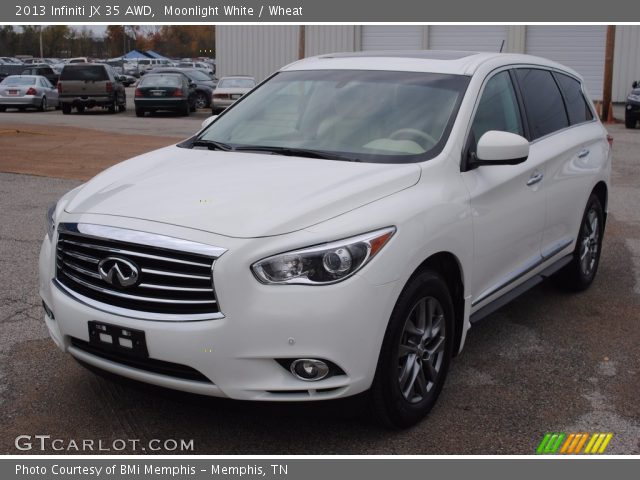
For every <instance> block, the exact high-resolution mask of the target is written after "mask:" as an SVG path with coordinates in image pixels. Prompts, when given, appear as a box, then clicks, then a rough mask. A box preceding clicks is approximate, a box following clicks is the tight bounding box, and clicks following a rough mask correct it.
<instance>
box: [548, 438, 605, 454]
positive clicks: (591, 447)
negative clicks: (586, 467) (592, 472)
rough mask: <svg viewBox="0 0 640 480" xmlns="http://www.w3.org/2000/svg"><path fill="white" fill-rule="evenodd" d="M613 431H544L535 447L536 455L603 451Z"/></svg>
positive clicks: (596, 452)
mask: <svg viewBox="0 0 640 480" xmlns="http://www.w3.org/2000/svg"><path fill="white" fill-rule="evenodd" d="M612 438H613V433H601V432H598V433H569V434H566V433H561V432H551V433H546V434H545V436H544V437H543V438H542V441H541V442H540V444H539V445H538V448H537V449H536V453H537V454H538V455H554V454H561V455H572V454H573V455H576V454H583V455H584V454H588V455H594V454H596V455H597V454H601V453H604V452H605V450H606V449H607V447H608V446H609V442H610V441H611V439H612Z"/></svg>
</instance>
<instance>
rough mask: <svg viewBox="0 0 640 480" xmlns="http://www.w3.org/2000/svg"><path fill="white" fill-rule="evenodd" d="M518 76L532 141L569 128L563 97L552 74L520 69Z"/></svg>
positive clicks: (546, 71)
mask: <svg viewBox="0 0 640 480" xmlns="http://www.w3.org/2000/svg"><path fill="white" fill-rule="evenodd" d="M516 75H517V77H518V83H519V84H520V89H521V90H522V98H523V100H524V108H525V110H526V112H527V118H528V120H529V127H530V130H531V140H535V139H536V138H540V137H544V136H545V135H548V134H550V133H553V132H555V131H556V130H560V129H562V128H565V127H568V126H569V120H568V119H567V113H566V112H565V109H564V102H563V101H562V95H561V94H560V90H559V89H558V85H557V84H556V82H555V80H554V79H553V76H552V75H551V72H549V71H548V70H542V69H534V68H531V69H528V68H519V69H517V70H516Z"/></svg>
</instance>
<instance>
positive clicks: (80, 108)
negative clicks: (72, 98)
mask: <svg viewBox="0 0 640 480" xmlns="http://www.w3.org/2000/svg"><path fill="white" fill-rule="evenodd" d="M76 110H77V111H78V113H84V105H78V106H77V107H76Z"/></svg>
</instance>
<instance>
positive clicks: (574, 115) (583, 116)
mask: <svg viewBox="0 0 640 480" xmlns="http://www.w3.org/2000/svg"><path fill="white" fill-rule="evenodd" d="M555 75H556V79H557V80H558V84H559V85H560V90H562V94H563V95H564V101H565V105H566V106H567V113H568V114H569V122H570V123H571V125H575V124H577V123H583V122H588V121H589V120H593V113H591V109H590V108H589V105H588V104H587V101H586V99H585V98H584V95H583V93H582V88H580V82H578V81H577V80H575V79H573V78H571V77H569V76H567V75H563V74H562V73H556V74H555Z"/></svg>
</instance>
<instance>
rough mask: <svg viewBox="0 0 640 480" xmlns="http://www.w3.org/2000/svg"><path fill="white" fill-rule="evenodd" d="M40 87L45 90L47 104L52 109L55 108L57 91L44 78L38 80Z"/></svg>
mask: <svg viewBox="0 0 640 480" xmlns="http://www.w3.org/2000/svg"><path fill="white" fill-rule="evenodd" d="M40 85H41V86H42V88H43V89H44V90H45V92H46V95H47V99H48V103H49V105H50V106H52V107H57V106H58V105H59V103H58V90H56V88H55V87H54V86H53V85H52V84H51V82H50V81H49V80H47V79H46V78H45V77H42V78H40Z"/></svg>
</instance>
